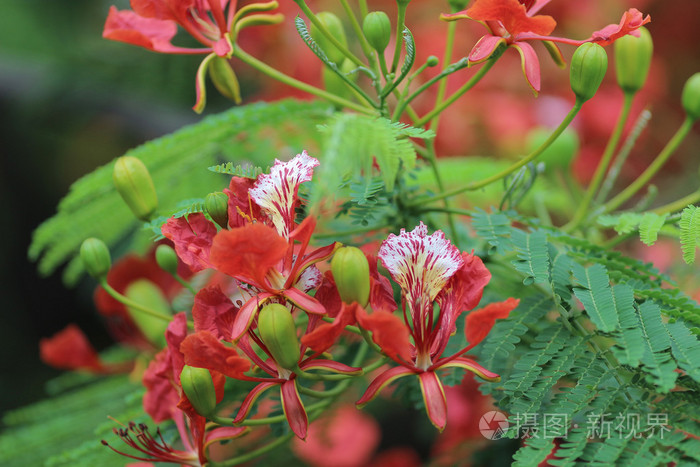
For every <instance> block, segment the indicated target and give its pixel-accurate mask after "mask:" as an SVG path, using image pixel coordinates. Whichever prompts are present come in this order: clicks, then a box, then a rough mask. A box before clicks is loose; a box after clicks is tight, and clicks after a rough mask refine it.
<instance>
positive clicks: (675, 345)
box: [666, 321, 700, 382]
mask: <svg viewBox="0 0 700 467" xmlns="http://www.w3.org/2000/svg"><path fill="white" fill-rule="evenodd" d="M666 329H667V330H668V333H669V337H670V340H671V352H672V353H673V356H674V358H675V359H676V362H678V366H679V367H680V368H681V369H683V370H685V372H686V373H688V376H690V377H691V378H693V379H694V380H695V381H698V382H700V340H698V336H696V335H693V334H692V333H691V332H690V331H689V330H688V328H687V327H686V326H685V325H684V324H683V323H681V322H680V321H676V322H675V323H668V324H667V325H666Z"/></svg>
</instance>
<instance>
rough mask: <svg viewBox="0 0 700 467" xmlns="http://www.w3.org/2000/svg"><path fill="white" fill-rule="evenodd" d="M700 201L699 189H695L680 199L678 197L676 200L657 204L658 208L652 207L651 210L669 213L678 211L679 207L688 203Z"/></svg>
mask: <svg viewBox="0 0 700 467" xmlns="http://www.w3.org/2000/svg"><path fill="white" fill-rule="evenodd" d="M699 201H700V190H698V191H695V192H693V193H691V194H689V195H687V196H684V197H683V198H681V199H678V200H676V201H673V202H671V203H668V204H665V205H663V206H659V207H658V208H655V209H653V210H652V211H651V212H653V213H654V214H659V215H661V214H670V213H672V212H678V211H680V210H681V209H683V208H685V207H686V206H688V205H689V204H695V203H697V202H699Z"/></svg>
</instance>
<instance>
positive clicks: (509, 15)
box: [465, 0, 557, 36]
mask: <svg viewBox="0 0 700 467" xmlns="http://www.w3.org/2000/svg"><path fill="white" fill-rule="evenodd" d="M465 14H466V15H467V16H469V17H470V18H471V19H473V20H476V21H500V22H501V23H502V24H503V26H504V27H505V28H506V30H507V31H508V33H509V34H510V35H511V36H516V35H517V34H519V33H521V32H532V33H535V34H541V35H543V36H546V35H549V34H551V33H552V31H554V28H555V27H556V25H557V22H556V21H554V18H552V17H551V16H546V15H537V16H529V15H528V14H527V11H526V8H525V6H524V5H522V4H521V3H520V2H519V1H518V0H477V1H476V2H474V4H473V5H472V6H471V7H470V8H468V9H467V10H466V11H465Z"/></svg>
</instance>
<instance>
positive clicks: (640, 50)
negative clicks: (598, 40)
mask: <svg viewBox="0 0 700 467" xmlns="http://www.w3.org/2000/svg"><path fill="white" fill-rule="evenodd" d="M638 31H639V37H634V36H633V35H631V34H628V35H626V36H623V37H621V38H619V39H618V40H616V41H615V73H616V74H617V84H618V85H619V86H620V88H622V90H623V91H624V92H626V93H635V92H637V91H639V90H640V89H641V88H642V86H644V82H645V81H646V79H647V75H648V74H649V67H650V66H651V56H652V54H653V52H654V43H653V42H652V40H651V34H649V31H648V30H647V29H646V28H643V27H642V28H639V29H638Z"/></svg>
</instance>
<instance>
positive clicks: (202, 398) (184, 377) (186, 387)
mask: <svg viewBox="0 0 700 467" xmlns="http://www.w3.org/2000/svg"><path fill="white" fill-rule="evenodd" d="M180 385H181V386H182V390H183V392H184V393H185V395H186V396H187V399H188V400H189V401H190V403H191V404H192V407H194V409H195V410H196V411H197V413H198V414H199V415H201V416H203V417H206V416H208V415H211V413H212V412H214V409H215V408H216V390H215V389H214V381H213V380H212V379H211V373H209V370H207V369H206V368H197V367H193V366H189V365H185V366H184V367H183V368H182V373H180Z"/></svg>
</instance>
